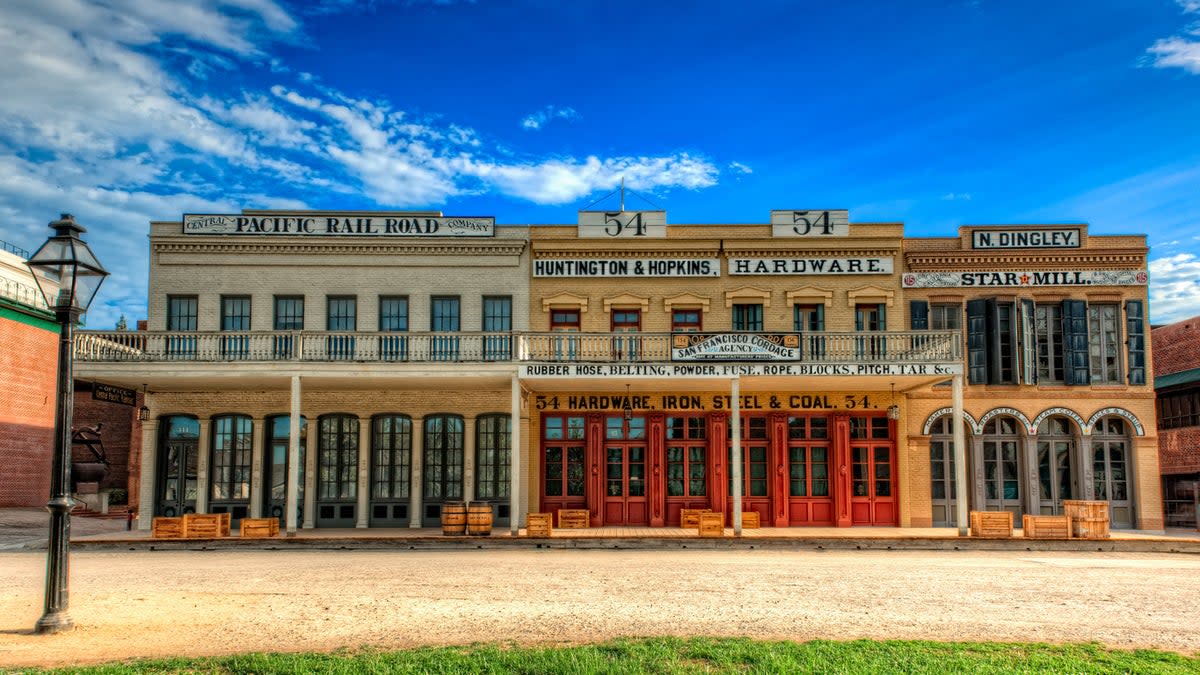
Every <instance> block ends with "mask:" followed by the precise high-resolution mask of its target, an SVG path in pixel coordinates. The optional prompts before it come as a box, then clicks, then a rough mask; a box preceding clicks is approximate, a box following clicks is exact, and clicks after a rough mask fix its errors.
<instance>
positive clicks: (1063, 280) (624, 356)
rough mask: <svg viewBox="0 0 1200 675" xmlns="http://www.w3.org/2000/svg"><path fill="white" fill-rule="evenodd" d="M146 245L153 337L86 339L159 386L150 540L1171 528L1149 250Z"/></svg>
mask: <svg viewBox="0 0 1200 675" xmlns="http://www.w3.org/2000/svg"><path fill="white" fill-rule="evenodd" d="M150 246H151V273H150V298H149V307H150V310H149V328H150V330H149V331H147V332H145V333H143V334H139V335H138V337H137V338H135V339H134V338H129V337H126V336H122V335H119V334H113V333H101V332H89V333H85V334H84V335H82V336H81V337H80V338H79V349H78V353H79V365H78V366H77V368H78V369H79V372H80V373H81V376H83V377H90V378H92V379H95V380H98V381H105V382H112V383H115V384H124V385H126V386H134V387H138V388H140V387H141V386H142V385H143V384H144V385H146V386H147V387H148V388H149V392H150V393H149V396H148V400H149V402H150V403H149V405H150V407H151V409H152V411H153V415H152V417H153V419H154V421H153V422H152V423H151V424H149V425H148V426H147V428H146V433H145V434H144V439H145V440H144V445H143V451H142V465H141V482H142V493H143V494H144V495H146V496H147V498H144V499H143V500H142V513H141V520H140V523H141V526H142V527H148V526H149V522H150V519H151V517H152V516H154V515H167V514H174V513H180V512H185V511H190V510H195V511H201V512H204V511H230V512H232V513H233V514H234V516H235V518H240V517H245V516H271V515H274V516H277V517H280V518H281V520H282V521H283V522H284V524H285V526H287V527H288V528H289V529H291V528H295V527H422V526H425V527H429V526H435V525H437V523H438V521H439V518H440V515H441V507H442V505H444V504H446V503H447V502H456V501H473V500H476V501H477V500H485V501H489V502H491V503H492V504H493V510H494V515H495V518H496V519H497V522H498V523H499V524H501V525H507V526H508V527H510V528H513V529H515V528H517V527H518V526H520V525H521V524H522V523H523V520H524V517H525V514H527V513H529V512H533V511H553V510H555V509H558V508H579V509H587V510H588V512H589V514H590V520H591V522H592V524H594V525H601V524H619V525H648V526H651V527H659V526H677V525H678V524H679V522H680V512H681V510H682V509H690V508H711V509H713V510H717V511H723V512H725V513H726V514H727V518H728V520H729V521H730V522H735V521H738V520H740V518H741V515H740V514H743V513H756V514H758V516H759V518H760V519H761V521H762V522H763V523H764V525H767V526H777V527H784V526H804V525H826V526H843V527H847V526H858V525H885V526H900V527H915V526H929V525H956V524H958V522H959V520H958V514H959V513H960V512H962V511H965V509H966V508H967V507H968V506H969V508H971V509H993V510H998V509H1008V510H1011V511H1013V512H1014V513H1015V514H1016V515H1018V516H1019V515H1021V514H1023V513H1055V512H1058V511H1059V510H1060V509H1061V508H1062V506H1061V502H1062V500H1063V499H1073V498H1076V499H1077V498H1098V499H1108V500H1110V501H1111V504H1112V518H1113V524H1114V526H1119V527H1141V528H1150V529H1157V528H1160V527H1161V526H1162V518H1161V508H1160V500H1159V490H1158V487H1157V478H1156V476H1157V460H1156V454H1155V452H1154V415H1153V390H1152V388H1151V387H1150V386H1148V385H1147V384H1146V382H1145V379H1146V378H1145V373H1146V372H1147V371H1146V368H1147V367H1148V365H1149V364H1148V363H1147V362H1146V361H1147V359H1148V355H1147V354H1146V353H1145V350H1144V349H1145V348H1144V344H1143V343H1144V333H1145V323H1146V322H1145V318H1144V317H1145V302H1146V279H1145V269H1146V265H1145V261H1146V248H1145V241H1144V238H1142V237H1089V236H1088V234H1087V228H1086V226H1083V225H1079V226H1070V227H1065V226H1019V227H1008V226H992V227H964V228H962V230H961V231H960V233H959V236H956V237H945V238H920V239H914V238H905V236H904V227H903V225H902V224H900V223H851V222H850V221H849V217H848V213H847V212H845V211H794V210H786V211H773V212H771V215H770V219H769V221H768V222H764V223H761V224H710V225H668V224H667V222H666V214H665V213H664V212H660V211H659V212H654V211H647V212H625V211H621V212H588V211H583V212H580V214H579V220H578V223H577V224H574V225H539V226H495V225H494V224H493V223H492V221H491V219H475V218H449V217H444V216H442V215H441V214H439V213H310V212H245V213H243V214H231V215H191V216H185V217H184V219H183V220H182V222H157V223H153V224H152V225H151V236H150ZM1014 270H1016V272H1014ZM83 373H86V375H83ZM955 408H960V409H961V410H962V411H963V413H962V415H961V419H963V420H964V424H963V425H962V429H961V432H960V433H962V440H961V442H960V444H958V445H956V444H955V442H954V424H953V420H954V419H956V416H955V414H954V413H953V411H954V410H955ZM956 447H961V450H960V452H959V453H958V455H959V456H960V457H961V460H960V461H959V462H957V463H956V462H955V461H954V458H955V456H956V452H955V449H956ZM956 475H961V476H962V477H961V478H958V479H957V480H956V478H955V476H956ZM958 484H965V485H969V486H970V487H969V488H968V489H966V490H958V489H957V488H956V485H958ZM150 495H153V499H150V498H149V496H150ZM955 495H965V496H966V500H965V501H964V502H962V503H961V504H960V503H959V502H958V500H956V499H955Z"/></svg>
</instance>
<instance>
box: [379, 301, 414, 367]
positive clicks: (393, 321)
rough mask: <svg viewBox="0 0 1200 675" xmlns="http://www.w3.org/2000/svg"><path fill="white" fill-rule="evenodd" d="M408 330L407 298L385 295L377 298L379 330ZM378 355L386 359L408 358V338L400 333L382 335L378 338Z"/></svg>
mask: <svg viewBox="0 0 1200 675" xmlns="http://www.w3.org/2000/svg"><path fill="white" fill-rule="evenodd" d="M406 331H408V298H406V297H404V296H399V295H385V296H382V297H380V298H379V332H381V333H403V332H406ZM379 356H380V358H382V359H384V360H387V361H403V360H404V359H406V358H408V338H406V337H404V336H401V335H395V336H393V335H383V336H380V338H379Z"/></svg>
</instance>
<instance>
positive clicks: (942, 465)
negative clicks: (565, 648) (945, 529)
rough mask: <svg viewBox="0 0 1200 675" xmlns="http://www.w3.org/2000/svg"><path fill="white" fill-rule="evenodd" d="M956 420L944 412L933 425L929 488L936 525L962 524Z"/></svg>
mask: <svg viewBox="0 0 1200 675" xmlns="http://www.w3.org/2000/svg"><path fill="white" fill-rule="evenodd" d="M953 421H954V418H953V417H952V416H950V415H942V416H941V417H939V418H937V419H936V420H934V422H933V424H931V425H930V427H929V434H930V438H929V479H930V485H929V488H930V497H931V498H932V499H933V524H934V525H935V526H950V525H957V524H958V519H957V505H958V501H957V500H958V485H957V482H956V481H957V474H956V473H955V471H956V468H955V465H954V431H953V429H954V426H953V424H951V423H952V422H953Z"/></svg>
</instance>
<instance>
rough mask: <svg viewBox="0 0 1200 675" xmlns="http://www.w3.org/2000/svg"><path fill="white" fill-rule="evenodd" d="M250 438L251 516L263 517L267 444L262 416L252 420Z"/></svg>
mask: <svg viewBox="0 0 1200 675" xmlns="http://www.w3.org/2000/svg"><path fill="white" fill-rule="evenodd" d="M250 429H251V433H252V434H253V436H251V438H250V517H251V518H262V505H263V451H264V446H265V445H266V442H267V441H266V424H265V422H264V420H263V418H262V417H255V418H253V419H252V420H251V427H250Z"/></svg>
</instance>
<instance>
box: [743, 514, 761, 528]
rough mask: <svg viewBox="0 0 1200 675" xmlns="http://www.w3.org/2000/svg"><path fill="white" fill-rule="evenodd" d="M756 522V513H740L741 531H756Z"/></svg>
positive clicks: (757, 525) (757, 526) (757, 524)
mask: <svg viewBox="0 0 1200 675" xmlns="http://www.w3.org/2000/svg"><path fill="white" fill-rule="evenodd" d="M758 520H759V519H758V511H746V512H744V513H742V529H743V530H757V529H758V528H759V523H758Z"/></svg>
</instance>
